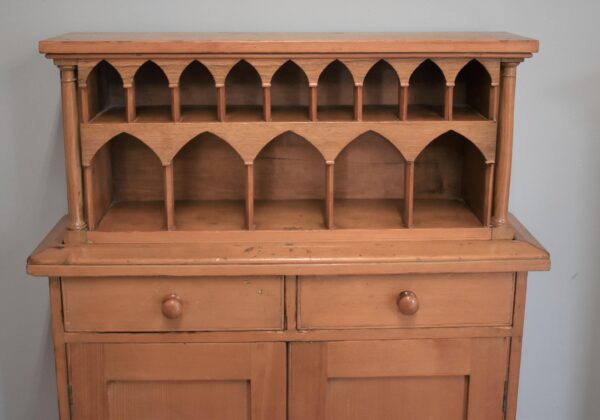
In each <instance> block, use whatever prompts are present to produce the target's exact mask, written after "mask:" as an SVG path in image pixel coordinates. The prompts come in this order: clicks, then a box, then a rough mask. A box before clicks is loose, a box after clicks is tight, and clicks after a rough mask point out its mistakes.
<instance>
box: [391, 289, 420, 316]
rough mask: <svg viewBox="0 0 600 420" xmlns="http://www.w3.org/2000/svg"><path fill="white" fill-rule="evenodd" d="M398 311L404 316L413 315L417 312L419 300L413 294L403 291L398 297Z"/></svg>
mask: <svg viewBox="0 0 600 420" xmlns="http://www.w3.org/2000/svg"><path fill="white" fill-rule="evenodd" d="M396 303H397V304H398V309H399V310H400V312H401V313H403V314H404V315H414V314H416V313H417V311H418V310H419V300H418V299H417V295H415V292H411V291H410V290H405V291H403V292H402V293H400V294H399V295H398V301H397V302H396Z"/></svg>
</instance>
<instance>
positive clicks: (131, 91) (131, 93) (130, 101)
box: [124, 85, 136, 122]
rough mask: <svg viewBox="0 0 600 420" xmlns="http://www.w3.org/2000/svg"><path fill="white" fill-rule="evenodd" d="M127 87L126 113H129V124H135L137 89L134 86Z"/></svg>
mask: <svg viewBox="0 0 600 420" xmlns="http://www.w3.org/2000/svg"><path fill="white" fill-rule="evenodd" d="M124 87H125V112H126V113H127V122H134V121H135V118H136V115H135V88H134V86H133V85H129V86H124Z"/></svg>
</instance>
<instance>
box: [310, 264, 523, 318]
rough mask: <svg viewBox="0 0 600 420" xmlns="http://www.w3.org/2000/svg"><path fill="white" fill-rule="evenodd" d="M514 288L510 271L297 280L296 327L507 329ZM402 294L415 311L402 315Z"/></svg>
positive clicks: (327, 277) (330, 277) (318, 277)
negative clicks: (409, 297) (411, 295)
mask: <svg viewBox="0 0 600 420" xmlns="http://www.w3.org/2000/svg"><path fill="white" fill-rule="evenodd" d="M514 286H515V285H514V276H513V273H486V274H431V275H430V274H420V275H395V276H307V277H300V278H299V282H298V325H299V328H301V329H319V328H320V329H335V328H398V327H431V326H469V325H511V324H512V312H513V299H514ZM404 291H410V292H413V293H414V295H415V296H416V301H417V302H418V309H417V310H416V312H415V313H414V314H412V315H406V314H403V313H402V312H401V311H400V308H399V303H398V299H399V296H400V294H401V293H402V292H404ZM403 303H404V304H406V303H407V302H406V298H405V301H404V302H403ZM408 303H411V302H408ZM408 308H409V309H415V308H414V307H412V308H411V307H410V306H408ZM405 309H406V308H405ZM405 311H406V310H405ZM406 312H409V311H406Z"/></svg>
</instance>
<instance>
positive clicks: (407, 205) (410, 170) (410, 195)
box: [404, 162, 415, 228]
mask: <svg viewBox="0 0 600 420" xmlns="http://www.w3.org/2000/svg"><path fill="white" fill-rule="evenodd" d="M414 202H415V162H406V165H405V166H404V224H405V225H406V227H407V228H412V227H413V225H414V221H413V209H414Z"/></svg>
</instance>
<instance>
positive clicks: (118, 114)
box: [90, 106, 126, 124]
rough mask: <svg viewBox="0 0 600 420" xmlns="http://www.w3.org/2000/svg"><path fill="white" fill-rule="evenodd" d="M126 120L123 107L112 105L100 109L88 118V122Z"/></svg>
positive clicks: (107, 122) (106, 122) (117, 121)
mask: <svg viewBox="0 0 600 420" xmlns="http://www.w3.org/2000/svg"><path fill="white" fill-rule="evenodd" d="M124 122H126V117H125V108H123V107H120V106H112V107H109V108H106V109H104V110H102V111H100V112H99V113H98V114H96V116H95V117H93V118H92V119H91V120H90V123H98V124H111V123H124Z"/></svg>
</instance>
